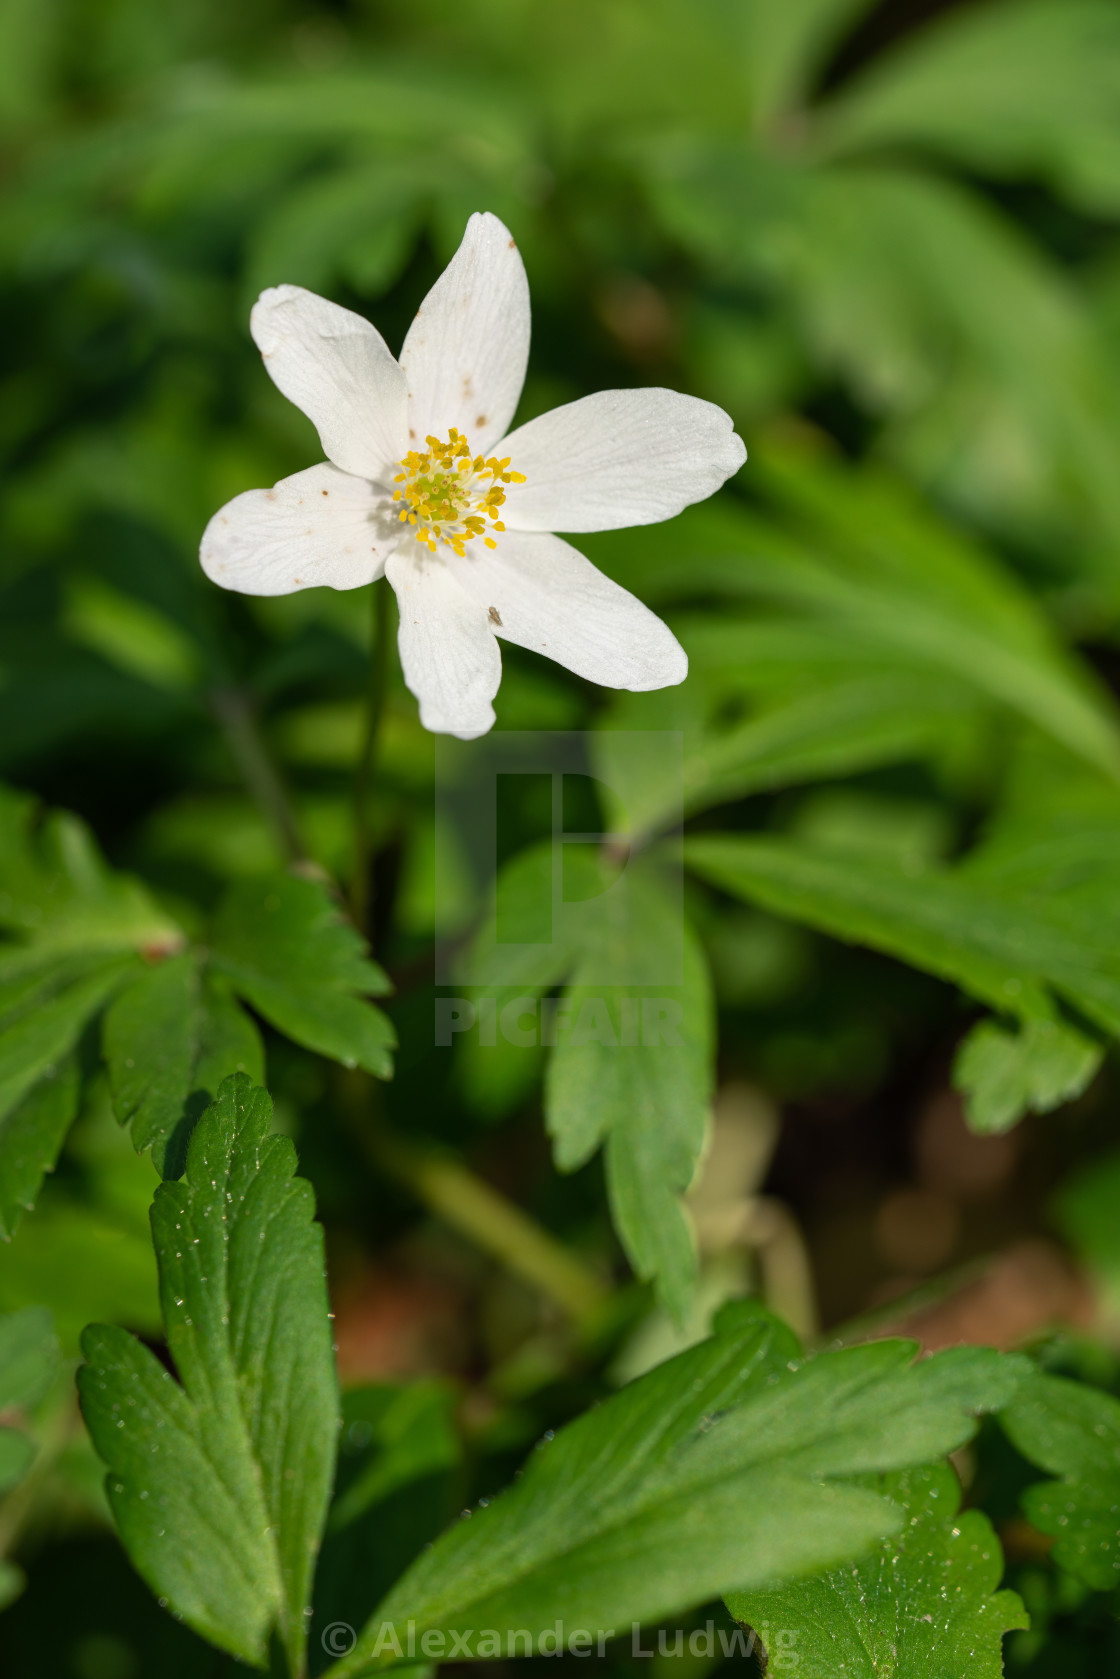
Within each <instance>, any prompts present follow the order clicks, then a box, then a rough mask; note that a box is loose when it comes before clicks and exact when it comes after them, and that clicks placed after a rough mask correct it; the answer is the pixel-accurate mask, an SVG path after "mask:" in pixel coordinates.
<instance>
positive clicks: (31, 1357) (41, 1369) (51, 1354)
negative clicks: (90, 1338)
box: [0, 1306, 58, 1585]
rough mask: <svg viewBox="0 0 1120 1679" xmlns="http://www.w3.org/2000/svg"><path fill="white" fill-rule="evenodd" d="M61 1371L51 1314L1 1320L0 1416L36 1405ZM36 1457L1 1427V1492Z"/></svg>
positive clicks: (29, 1445)
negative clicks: (57, 1372) (6, 1412)
mask: <svg viewBox="0 0 1120 1679" xmlns="http://www.w3.org/2000/svg"><path fill="white" fill-rule="evenodd" d="M57 1369H58V1341H57V1339H56V1337H55V1333H54V1325H53V1324H52V1322H51V1315H50V1313H49V1312H46V1311H44V1310H43V1309H42V1307H38V1306H31V1307H29V1308H28V1309H27V1310H26V1311H23V1312H13V1313H12V1314H11V1315H10V1316H8V1317H0V1415H2V1414H3V1413H4V1412H5V1411H12V1410H24V1409H26V1408H27V1407H29V1406H31V1405H34V1404H35V1403H36V1402H37V1401H38V1400H39V1399H41V1398H42V1397H43V1394H44V1393H45V1392H46V1390H47V1388H48V1387H49V1386H50V1384H51V1382H52V1381H53V1380H54V1377H55V1373H56V1371H57ZM34 1457H35V1446H34V1444H33V1442H32V1441H31V1440H29V1439H28V1437H27V1436H26V1435H25V1434H22V1433H21V1432H20V1431H19V1430H18V1429H15V1428H6V1427H2V1426H0V1493H3V1492H6V1491H7V1489H8V1488H9V1487H12V1486H14V1485H15V1483H16V1482H17V1481H20V1480H22V1479H23V1476H24V1475H25V1474H26V1473H27V1470H28V1469H29V1468H30V1466H31V1463H32V1461H33V1460H34ZM0 1585H2V1582H0Z"/></svg>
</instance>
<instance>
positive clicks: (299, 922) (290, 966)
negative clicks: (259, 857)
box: [211, 875, 396, 1078]
mask: <svg viewBox="0 0 1120 1679" xmlns="http://www.w3.org/2000/svg"><path fill="white" fill-rule="evenodd" d="M211 942H212V956H213V961H214V965H215V967H217V968H218V969H219V970H220V971H221V972H222V973H224V974H226V975H227V976H228V978H229V980H230V983H231V984H232V986H233V988H234V990H235V991H237V992H238V994H239V995H240V996H242V997H243V998H244V999H245V1001H246V1002H248V1003H251V1004H252V1006H253V1008H255V1009H256V1010H257V1011H258V1013H259V1014H262V1015H263V1016H264V1018H265V1019H266V1020H267V1021H268V1022H269V1023H270V1025H273V1026H275V1027H277V1029H278V1030H279V1031H281V1032H284V1033H286V1035H287V1036H288V1037H290V1038H294V1039H295V1041H296V1043H298V1044H303V1045H304V1046H305V1048H307V1049H313V1050H316V1051H317V1052H318V1053H319V1054H320V1055H329V1056H331V1057H332V1058H333V1059H334V1060H336V1061H341V1062H342V1063H343V1064H344V1065H345V1066H348V1067H355V1066H356V1067H364V1068H365V1069H366V1071H367V1072H370V1073H373V1074H374V1075H375V1076H376V1077H377V1078H391V1077H392V1071H393V1062H392V1051H393V1049H394V1047H395V1045H396V1034H395V1033H394V1031H393V1028H392V1025H391V1024H390V1022H389V1020H388V1019H387V1018H386V1016H385V1015H384V1014H383V1013H382V1012H381V1010H380V1009H377V1008H374V1007H373V1006H372V1005H371V1004H370V1003H367V1002H365V1001H363V998H364V997H367V996H381V995H383V994H384V993H385V992H386V991H387V990H388V989H389V982H388V980H387V979H386V978H385V975H384V973H383V972H382V970H381V969H380V968H379V967H378V966H377V964H376V963H375V962H371V961H369V960H368V958H367V957H366V955H365V945H364V943H363V941H362V939H361V937H360V935H359V934H358V933H356V932H355V931H354V929H353V928H352V927H351V926H349V925H348V924H347V923H346V922H345V921H344V920H343V918H342V916H341V914H340V913H339V911H338V909H337V908H336V907H335V905H334V904H333V903H332V902H331V899H330V897H329V895H328V893H327V891H326V889H325V888H324V887H323V886H321V885H319V884H318V882H315V881H310V880H298V879H296V878H295V877H294V876H292V875H276V876H274V877H272V878H270V879H266V880H263V881H260V880H252V881H243V882H239V883H238V884H237V885H236V886H234V887H233V888H232V889H231V891H230V892H229V893H228V895H227V896H226V898H225V900H224V902H223V903H222V905H221V907H220V908H219V910H218V914H217V917H216V920H215V923H214V929H213V937H212V941H211Z"/></svg>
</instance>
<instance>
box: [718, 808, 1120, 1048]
mask: <svg viewBox="0 0 1120 1679" xmlns="http://www.w3.org/2000/svg"><path fill="white" fill-rule="evenodd" d="M685 854H686V861H687V862H688V864H689V866H690V867H691V868H693V869H695V870H696V872H697V873H698V874H700V875H702V876H703V877H704V879H706V880H710V881H712V882H713V883H714V884H716V885H718V886H721V887H723V888H724V890H725V891H728V892H731V893H732V894H733V895H735V896H737V897H743V898H746V899H747V900H748V901H750V902H753V903H758V904H761V905H762V906H763V907H764V908H767V909H771V910H774V911H775V912H776V913H778V914H779V915H788V916H790V917H792V918H793V919H794V920H799V921H804V922H806V923H808V925H810V926H812V927H817V928H819V929H820V930H821V931H822V932H826V933H831V934H832V935H833V936H835V937H836V938H840V939H846V940H848V941H849V942H851V943H855V944H866V945H869V946H871V948H872V949H874V950H880V951H883V952H884V953H885V954H887V955H890V956H896V957H900V958H901V959H902V960H903V961H906V962H910V963H912V964H913V965H914V966H915V967H918V968H924V969H925V970H927V972H930V973H933V974H937V975H938V976H939V977H941V978H943V979H949V980H953V981H955V982H956V983H957V984H959V985H960V986H962V987H963V988H964V989H965V990H966V991H968V992H969V993H971V995H972V996H974V997H978V998H979V999H980V1000H981V1001H983V1002H986V1003H989V1004H992V1005H993V1006H994V1007H996V1008H998V1009H1000V1010H1001V1011H1002V1012H1004V1013H1015V1014H1018V1015H1019V1016H1020V1017H1021V1018H1023V1019H1030V1018H1032V1017H1034V1018H1042V1019H1050V1018H1052V1017H1053V1015H1054V1013H1055V1010H1054V1005H1053V1003H1052V1001H1051V999H1050V997H1049V996H1048V994H1047V989H1046V988H1047V987H1048V986H1052V987H1053V988H1054V990H1055V991H1057V992H1058V993H1059V994H1061V995H1062V996H1064V997H1067V998H1068V999H1069V1000H1070V1001H1071V1002H1072V1003H1073V1004H1074V1005H1075V1006H1076V1007H1077V1008H1079V1009H1080V1010H1081V1011H1082V1012H1083V1013H1084V1014H1085V1015H1086V1016H1087V1017H1088V1018H1089V1019H1090V1020H1093V1021H1096V1022H1097V1023H1099V1024H1100V1025H1101V1026H1103V1027H1104V1028H1105V1029H1106V1030H1107V1031H1109V1032H1111V1033H1113V1034H1114V1035H1120V961H1118V959H1117V954H1116V948H1115V943H1114V941H1113V940H1112V937H1111V932H1110V930H1109V929H1108V928H1107V927H1106V925H1105V924H1103V923H1102V922H1101V920H1100V917H1099V916H1097V917H1093V916H1091V915H1089V914H1087V913H1085V911H1084V910H1083V909H1082V908H1080V907H1079V906H1076V905H1073V904H1070V905H1068V906H1067V905H1064V904H1063V902H1062V900H1061V899H1060V898H1059V897H1057V896H1054V895H1052V896H1051V897H1049V898H1048V899H1046V900H1045V901H1043V900H1042V899H1041V898H1038V897H1035V896H1033V895H1026V894H1024V895H1023V896H1022V897H1020V896H1019V895H1017V894H1015V893H1014V892H1013V891H1011V890H1001V888H1000V886H999V885H998V884H996V883H994V882H991V881H989V880H988V879H987V878H983V879H982V878H979V877H978V878H977V879H975V880H973V879H972V878H971V877H970V875H969V873H968V871H967V869H963V868H962V869H958V870H955V871H948V870H934V869H923V870H919V871H917V872H916V873H914V874H907V873H906V872H905V871H904V870H902V869H897V868H895V869H892V868H890V867H888V866H887V865H885V864H883V863H882V862H881V861H879V860H876V861H875V863H874V865H873V866H871V865H868V864H864V863H861V862H860V860H859V859H855V858H837V857H832V856H829V855H827V854H825V853H822V852H817V851H814V850H812V849H811V848H810V847H807V846H798V845H791V844H788V843H785V842H783V841H780V840H771V839H756V838H754V837H749V838H746V837H744V838H740V837H738V836H735V837H731V836H728V837H712V838H708V837H706V836H705V837H702V838H697V839H695V840H691V841H689V842H688V843H687V846H686V853H685Z"/></svg>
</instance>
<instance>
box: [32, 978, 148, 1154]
mask: <svg viewBox="0 0 1120 1679" xmlns="http://www.w3.org/2000/svg"><path fill="white" fill-rule="evenodd" d="M130 967H131V962H130V960H129V959H128V958H127V957H124V958H120V959H118V960H117V961H115V962H110V963H108V964H105V965H101V966H99V967H97V968H96V969H95V970H94V972H93V973H91V974H87V975H86V977H85V978H83V979H79V980H77V981H76V982H75V983H74V984H73V985H69V986H67V987H66V988H65V989H63V990H60V991H59V992H58V993H57V994H56V995H55V996H53V997H51V998H49V1000H47V1001H46V1002H43V1003H42V1004H41V1006H40V1007H39V1008H37V1009H32V1010H28V1011H26V1012H25V1013H23V1014H21V1015H20V1016H19V1017H18V1018H17V1019H16V1020H15V1022H14V1024H9V1025H8V1026H7V1028H6V1030H5V1031H4V1032H3V1033H2V1034H0V1116H7V1115H8V1114H10V1113H11V1110H12V1109H13V1108H15V1107H16V1106H17V1104H18V1103H20V1102H22V1101H23V1099H24V1097H25V1096H26V1095H27V1094H28V1092H29V1091H31V1090H32V1088H33V1087H34V1086H35V1085H37V1084H38V1083H39V1081H40V1080H42V1079H47V1078H50V1077H52V1076H53V1075H54V1072H55V1070H56V1069H57V1068H58V1067H59V1065H60V1063H61V1062H63V1061H64V1060H65V1059H66V1057H67V1056H68V1055H69V1053H70V1051H71V1050H72V1049H73V1048H74V1045H75V1044H76V1043H77V1041H78V1039H79V1037H80V1036H81V1033H82V1030H83V1028H84V1027H85V1025H86V1023H87V1022H88V1021H89V1020H90V1019H91V1018H92V1017H93V1016H94V1015H95V1014H96V1013H97V1011H98V1010H99V1009H100V1007H101V1006H102V1004H103V1003H104V1002H105V1001H106V999H107V998H108V997H111V996H112V994H113V992H114V991H116V990H117V989H118V987H119V986H120V985H121V984H122V983H123V981H124V979H125V978H126V976H127V973H128V970H129V968H130ZM4 1134H5V1133H4V1132H3V1131H0V1141H2V1139H3V1136H4ZM52 1164H53V1162H52Z"/></svg>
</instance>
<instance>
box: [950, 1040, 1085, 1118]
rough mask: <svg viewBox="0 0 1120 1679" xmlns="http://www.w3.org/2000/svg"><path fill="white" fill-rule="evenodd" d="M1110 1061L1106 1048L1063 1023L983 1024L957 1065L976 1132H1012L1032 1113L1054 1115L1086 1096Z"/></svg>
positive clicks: (959, 1087)
mask: <svg viewBox="0 0 1120 1679" xmlns="http://www.w3.org/2000/svg"><path fill="white" fill-rule="evenodd" d="M1103 1058H1104V1051H1103V1050H1102V1048H1101V1046H1100V1044H1097V1043H1094V1042H1093V1040H1092V1039H1091V1038H1087V1037H1086V1036H1085V1035H1084V1033H1083V1032H1078V1031H1077V1030H1076V1029H1075V1028H1074V1027H1072V1026H1069V1025H1067V1024H1066V1023H1065V1022H1064V1021H1058V1020H1028V1021H1026V1022H1025V1023H1024V1024H1023V1026H1022V1027H1021V1028H1020V1029H1019V1030H1018V1031H1010V1032H1009V1031H1007V1030H1006V1029H1005V1028H1004V1027H1002V1026H997V1025H996V1023H995V1021H993V1020H981V1021H979V1022H978V1023H977V1024H976V1025H975V1026H974V1027H973V1028H972V1030H971V1031H970V1032H969V1033H968V1035H967V1037H966V1038H965V1039H964V1041H963V1042H962V1043H961V1046H960V1048H959V1049H958V1050H957V1054H956V1057H955V1059H954V1061H953V1084H954V1086H955V1088H956V1089H957V1090H959V1091H961V1093H962V1094H963V1096H964V1099H965V1102H964V1108H965V1115H966V1117H967V1119H968V1123H969V1125H970V1127H971V1128H972V1130H973V1131H978V1132H980V1133H982V1134H983V1133H987V1132H992V1131H1007V1130H1009V1129H1010V1127H1011V1126H1012V1125H1015V1124H1017V1123H1018V1121H1019V1120H1020V1119H1022V1117H1023V1115H1024V1114H1026V1113H1049V1112H1050V1110H1051V1109H1052V1108H1057V1107H1060V1106H1061V1105H1062V1103H1063V1102H1070V1101H1072V1100H1073V1098H1074V1097H1075V1096H1080V1095H1081V1092H1082V1091H1083V1090H1084V1089H1085V1088H1086V1087H1087V1085H1088V1084H1089V1082H1090V1080H1092V1079H1093V1078H1094V1077H1095V1076H1096V1074H1097V1072H1098V1070H1099V1068H1100V1064H1101V1061H1102V1060H1103Z"/></svg>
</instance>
